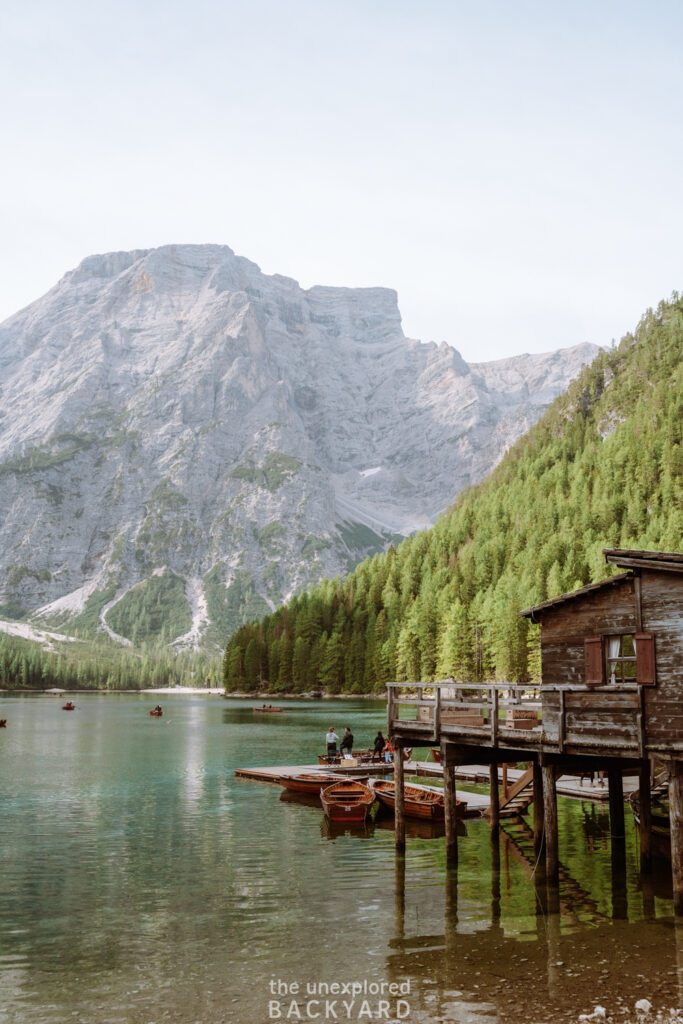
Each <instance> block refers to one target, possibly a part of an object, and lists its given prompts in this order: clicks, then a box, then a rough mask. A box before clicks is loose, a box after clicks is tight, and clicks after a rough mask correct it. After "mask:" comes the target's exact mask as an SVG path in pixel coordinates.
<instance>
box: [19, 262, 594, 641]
mask: <svg viewBox="0 0 683 1024" xmlns="http://www.w3.org/2000/svg"><path fill="white" fill-rule="evenodd" d="M596 352H597V349H596V347H595V346H591V345H579V346H577V347H576V348H573V349H569V350H565V351H560V352H555V353H550V354H546V355H535V356H530V355H525V356H518V357H517V358H514V359H506V360H501V361H498V362H494V363H479V364H473V365H468V364H467V363H466V362H465V361H464V360H463V359H462V358H461V356H460V355H459V354H458V352H457V351H455V349H453V348H451V347H450V346H448V345H446V344H441V345H436V344H433V343H430V344H423V343H421V342H419V341H413V340H410V339H408V338H406V337H405V336H404V334H403V332H402V329H401V317H400V314H399V310H398V305H397V297H396V294H395V293H394V292H393V291H391V290H389V289H384V288H367V289H347V288H327V287H314V288H310V289H308V290H304V289H302V288H300V287H299V285H298V284H297V282H296V281H293V280H291V279H290V278H286V277H281V276H279V275H274V276H267V275H265V274H263V273H262V272H261V271H260V270H259V268H258V267H257V266H256V265H255V264H254V263H251V262H250V261H248V260H246V259H243V258H241V257H239V256H236V255H235V254H234V253H233V252H232V251H231V250H230V249H228V248H227V247H221V246H208V245H207V246H190V245H185V246H165V247H163V248H159V249H151V250H144V251H135V252H118V253H109V254H107V255H102V256H92V257H89V258H88V259H86V260H84V261H83V262H82V263H81V264H80V266H79V267H77V268H76V269H75V270H73V271H72V272H70V273H68V274H66V275H65V277H64V278H63V279H62V280H61V281H60V282H59V283H58V284H57V285H56V286H55V287H54V288H53V289H52V290H51V291H50V292H48V294H47V295H45V296H44V297H43V298H41V299H39V300H38V301H36V302H34V303H33V304H32V305H30V306H28V307H27V308H26V309H24V310H22V311H20V312H19V313H17V314H16V315H15V316H13V317H11V318H10V319H9V320H6V321H5V322H4V323H3V324H2V325H0V410H1V411H0V479H1V481H2V486H1V487H0V524H1V525H0V567H1V569H2V576H1V577H0V578H1V579H2V581H3V584H2V590H1V591H0V616H5V617H15V618H16V617H26V616H29V615H30V616H32V617H33V618H34V619H35V621H36V622H38V623H39V624H41V625H43V626H47V627H48V628H51V629H56V628H60V629H66V630H70V631H74V630H76V631H78V632H79V633H80V634H82V635H87V634H89V633H90V634H92V633H93V632H94V631H95V630H100V631H101V630H105V631H106V632H108V633H109V634H110V635H111V636H112V637H114V638H118V639H123V640H128V641H133V642H135V643H137V642H139V641H142V640H150V639H152V640H161V641H164V642H171V641H174V642H176V643H178V644H179V645H181V646H182V645H192V644H196V643H198V642H200V641H201V642H206V643H209V644H211V643H213V644H219V643H220V644H222V643H224V642H225V638H226V636H228V635H229V634H230V632H232V631H233V630H234V629H236V628H237V627H238V626H239V625H240V624H241V623H242V622H244V621H247V620H248V619H251V618H253V617H255V616H258V615H263V614H265V613H266V612H268V611H269V610H271V609H272V608H274V607H275V606H276V605H277V604H279V603H280V602H281V601H282V600H283V599H285V598H286V597H288V596H290V595H291V594H292V593H294V592H295V591H296V590H297V589H301V588H303V587H305V586H307V585H309V584H311V583H315V582H317V581H319V580H320V579H321V578H323V577H325V576H335V575H336V574H338V573H346V572H347V571H349V570H350V569H352V568H353V567H354V566H355V565H356V564H357V563H358V562H359V561H360V560H361V559H362V558H363V557H365V556H366V555H367V554H369V553H373V552H377V551H381V550H383V549H385V548H386V547H387V546H388V545H389V544H390V543H391V542H394V541H397V540H399V539H400V538H401V537H403V536H405V535H407V534H409V533H411V532H412V531H414V530H415V529H416V528H419V527H423V526H428V525H430V524H431V523H433V522H434V521H435V519H436V518H437V516H438V514H439V512H440V511H441V510H443V509H444V508H445V507H446V506H447V505H448V503H449V502H450V501H452V500H453V498H454V497H455V495H456V494H457V493H458V492H459V491H461V490H462V489H463V488H465V487H467V486H468V485H470V484H472V483H475V482H476V481H478V480H480V479H482V478H483V477H484V476H485V475H486V473H487V472H489V470H490V469H491V468H492V467H493V466H494V465H495V464H496V463H497V462H498V461H499V460H500V458H501V456H502V455H503V454H504V452H505V451H506V449H507V448H508V447H509V446H510V445H511V444H512V443H514V441H515V440H516V439H517V438H518V437H520V436H521V435H522V434H523V433H524V432H525V431H526V430H528V429H529V427H530V426H531V425H532V424H533V423H534V422H536V420H537V419H538V417H539V416H540V415H541V414H542V413H543V411H544V410H545V409H546V408H547V407H548V405H549V404H550V403H551V401H552V400H553V398H554V397H555V396H556V395H557V394H558V393H560V392H561V391H562V390H563V389H564V388H565V387H566V386H567V384H568V382H569V381H570V380H571V379H572V378H573V377H574V376H575V375H576V374H577V373H578V371H579V369H580V368H581V366H582V365H583V364H585V363H586V362H589V361H590V360H591V359H592V358H593V357H594V355H595V354H596Z"/></svg>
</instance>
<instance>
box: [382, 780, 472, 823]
mask: <svg viewBox="0 0 683 1024" xmlns="http://www.w3.org/2000/svg"><path fill="white" fill-rule="evenodd" d="M372 788H373V791H374V793H375V796H376V797H377V799H378V800H379V802H380V803H381V804H383V805H384V807H388V808H390V809H391V810H392V811H393V810H394V807H395V804H396V784H395V783H394V782H388V781H386V782H385V781H384V780H382V779H375V780H373V783H372ZM404 793H405V814H406V818H426V819H429V820H430V821H443V820H444V818H445V804H444V797H443V793H439V792H436V791H435V790H433V789H425V788H423V787H422V786H410V785H409V786H404ZM466 811H467V804H466V802H465V801H464V800H456V802H455V817H456V819H457V818H464V817H465V813H466Z"/></svg>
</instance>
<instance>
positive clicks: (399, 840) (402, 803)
mask: <svg viewBox="0 0 683 1024" xmlns="http://www.w3.org/2000/svg"><path fill="white" fill-rule="evenodd" d="M394 792H395V798H394V829H395V836H396V849H397V851H398V852H399V853H403V851H404V850H405V848H406V800H405V796H406V795H405V789H404V774H403V746H399V744H398V743H395V744H394Z"/></svg>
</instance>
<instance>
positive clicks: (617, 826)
mask: <svg viewBox="0 0 683 1024" xmlns="http://www.w3.org/2000/svg"><path fill="white" fill-rule="evenodd" d="M607 778H608V780H609V823H610V832H611V833H612V842H614V841H615V840H616V841H617V842H624V840H625V838H626V826H625V823H624V782H623V779H622V777H621V772H620V771H619V769H618V768H610V770H609V771H608V772H607Z"/></svg>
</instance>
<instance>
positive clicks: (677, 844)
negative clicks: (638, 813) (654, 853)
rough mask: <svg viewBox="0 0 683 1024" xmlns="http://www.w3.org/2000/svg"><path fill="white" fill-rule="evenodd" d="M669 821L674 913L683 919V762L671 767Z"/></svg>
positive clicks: (677, 762) (675, 762) (675, 763)
mask: <svg viewBox="0 0 683 1024" xmlns="http://www.w3.org/2000/svg"><path fill="white" fill-rule="evenodd" d="M669 819H670V826H671V874H672V879H673V890H674V913H675V914H676V916H677V917H683V762H681V761H674V763H673V765H672V766H671V779H670V780H669Z"/></svg>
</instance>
